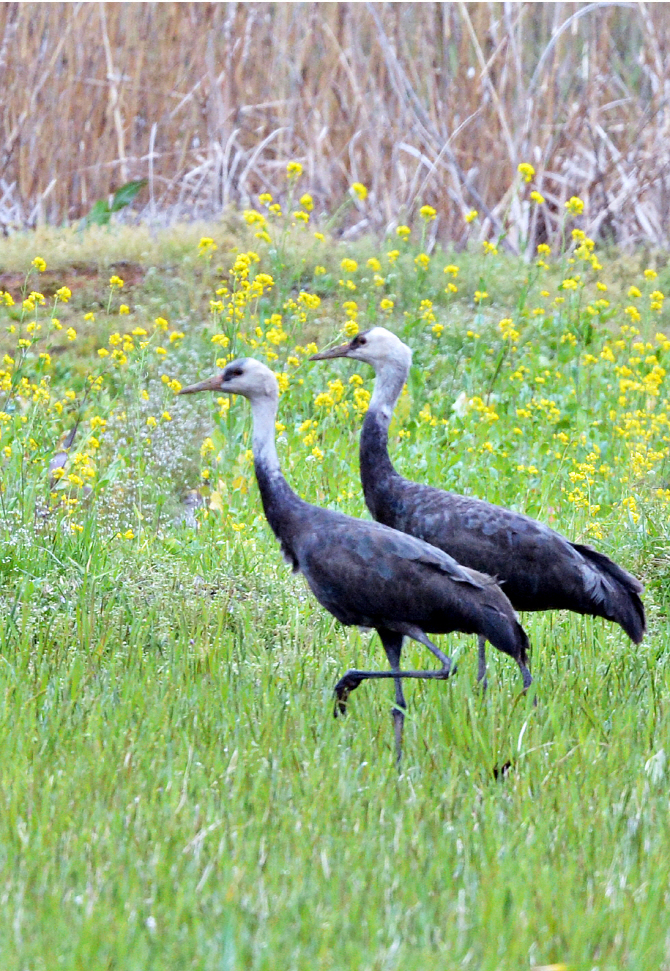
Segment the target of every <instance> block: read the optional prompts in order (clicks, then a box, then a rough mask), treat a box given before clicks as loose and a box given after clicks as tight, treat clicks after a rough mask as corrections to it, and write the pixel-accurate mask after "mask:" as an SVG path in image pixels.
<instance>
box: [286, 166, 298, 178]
mask: <svg viewBox="0 0 670 971" xmlns="http://www.w3.org/2000/svg"><path fill="white" fill-rule="evenodd" d="M286 175H287V176H288V178H289V179H299V178H300V176H301V175H302V165H301V164H300V162H289V163H288V165H287V166H286Z"/></svg>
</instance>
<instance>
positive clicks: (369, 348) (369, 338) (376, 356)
mask: <svg viewBox="0 0 670 971" xmlns="http://www.w3.org/2000/svg"><path fill="white" fill-rule="evenodd" d="M334 357H350V358H353V359H354V360H355V361H365V363H366V364H371V365H372V367H373V368H374V369H375V371H379V370H381V369H382V368H384V367H387V366H388V365H391V366H392V367H394V368H397V369H402V370H403V371H405V372H407V371H409V366H410V364H411V363H412V352H411V350H410V349H409V347H408V346H407V344H403V342H402V341H401V340H400V338H399V337H396V336H395V334H392V333H391V331H390V330H387V329H386V327H372V328H371V329H370V330H364V331H362V332H361V333H360V334H356V336H355V337H354V338H353V340H351V341H349V343H348V344H340V346H339V347H332V348H331V349H330V350H329V351H321V353H320V354H314V355H312V357H311V358H310V360H311V361H327V360H330V359H331V358H334Z"/></svg>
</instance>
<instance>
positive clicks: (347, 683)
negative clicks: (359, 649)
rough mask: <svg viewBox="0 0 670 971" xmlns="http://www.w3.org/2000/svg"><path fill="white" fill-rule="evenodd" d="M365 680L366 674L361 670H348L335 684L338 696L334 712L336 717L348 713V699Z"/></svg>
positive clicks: (335, 692)
mask: <svg viewBox="0 0 670 971" xmlns="http://www.w3.org/2000/svg"><path fill="white" fill-rule="evenodd" d="M362 681H365V675H363V674H361V673H360V672H359V671H347V673H346V674H345V675H344V676H343V677H341V678H340V680H339V681H338V682H337V684H336V685H335V689H334V694H335V697H336V699H337V700H336V702H335V710H334V711H333V714H334V716H335V718H337V717H338V715H346V713H347V699H348V697H349V695H350V694H351V692H352V691H355V690H356V688H357V687H358V686H359V684H361V682H362Z"/></svg>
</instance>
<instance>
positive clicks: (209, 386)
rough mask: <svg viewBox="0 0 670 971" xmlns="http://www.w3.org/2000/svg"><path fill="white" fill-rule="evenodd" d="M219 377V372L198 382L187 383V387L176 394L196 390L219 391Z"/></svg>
mask: <svg viewBox="0 0 670 971" xmlns="http://www.w3.org/2000/svg"><path fill="white" fill-rule="evenodd" d="M221 378H222V375H221V374H215V375H214V377H212V378H206V379H205V380H204V381H200V382H199V383H198V384H189V386H188V387H187V388H182V389H181V391H178V392H177V394H195V393H196V391H220V390H221Z"/></svg>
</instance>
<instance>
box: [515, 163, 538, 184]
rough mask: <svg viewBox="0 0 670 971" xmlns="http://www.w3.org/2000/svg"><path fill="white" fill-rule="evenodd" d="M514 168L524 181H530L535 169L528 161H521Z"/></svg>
mask: <svg viewBox="0 0 670 971" xmlns="http://www.w3.org/2000/svg"><path fill="white" fill-rule="evenodd" d="M516 170H517V172H518V173H519V175H520V176H521V178H522V179H523V181H524V182H530V180H531V179H532V178H533V176H534V175H535V169H534V168H533V166H532V165H531V164H530V162H521V163H520V164H519V165H517V169H516Z"/></svg>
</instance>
